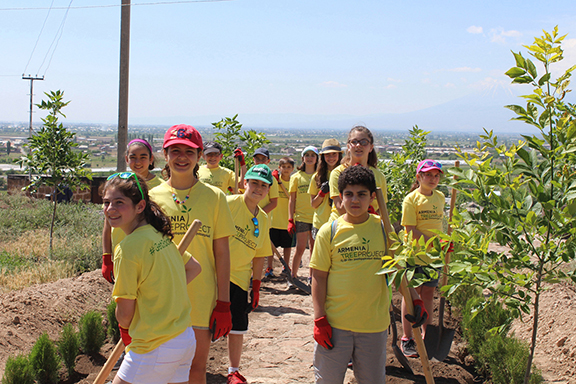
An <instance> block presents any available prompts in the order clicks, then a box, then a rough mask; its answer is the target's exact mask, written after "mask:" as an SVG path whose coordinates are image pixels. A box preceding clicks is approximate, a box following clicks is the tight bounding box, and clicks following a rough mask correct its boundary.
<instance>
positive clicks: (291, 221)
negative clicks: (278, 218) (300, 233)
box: [288, 219, 296, 235]
mask: <svg viewBox="0 0 576 384" xmlns="http://www.w3.org/2000/svg"><path fill="white" fill-rule="evenodd" d="M288 233H289V234H291V235H293V234H295V233H296V224H294V219H289V220H288Z"/></svg>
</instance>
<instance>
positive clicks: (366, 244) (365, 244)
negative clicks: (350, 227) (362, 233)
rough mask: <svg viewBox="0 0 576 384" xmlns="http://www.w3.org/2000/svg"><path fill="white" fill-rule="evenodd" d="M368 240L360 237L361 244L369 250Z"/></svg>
mask: <svg viewBox="0 0 576 384" xmlns="http://www.w3.org/2000/svg"><path fill="white" fill-rule="evenodd" d="M368 243H370V240H368V239H365V238H362V245H363V246H365V247H366V251H370V244H368Z"/></svg>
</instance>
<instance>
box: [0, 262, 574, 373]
mask: <svg viewBox="0 0 576 384" xmlns="http://www.w3.org/2000/svg"><path fill="white" fill-rule="evenodd" d="M308 257H309V255H308V254H305V265H306V261H307V258H308ZM275 270H276V272H279V271H280V270H281V268H280V265H279V263H278V264H277V265H275ZM301 271H302V274H307V273H308V272H307V270H305V269H302V270H301ZM111 288H112V287H111V285H110V284H109V283H108V282H106V281H105V280H104V279H103V278H102V277H101V274H100V271H94V272H90V273H86V274H83V275H81V276H79V277H75V278H71V279H63V280H59V281H57V282H54V283H50V284H44V285H41V286H35V287H31V288H27V289H24V290H22V291H15V292H10V293H7V294H4V295H1V296H0V303H1V307H0V324H1V326H0V372H3V371H4V365H5V363H6V359H7V358H8V356H10V355H15V354H17V353H28V352H29V351H30V349H31V347H32V345H33V344H34V342H35V340H36V339H37V337H38V336H39V335H40V334H41V333H42V332H43V331H46V332H48V335H49V336H50V337H51V338H52V339H56V338H57V336H58V332H59V331H60V329H61V327H62V325H63V324H65V323H66V322H70V321H72V322H74V323H76V322H77V320H78V317H79V316H80V315H81V314H84V313H85V312H87V311H88V310H90V309H96V310H99V311H102V313H104V309H105V307H106V305H107V304H108V303H109V300H110V293H111ZM550 295H551V296H550V297H551V300H555V302H546V301H544V303H545V304H544V305H545V306H546V307H545V308H544V309H543V311H542V312H543V314H544V315H543V316H544V317H543V321H542V322H541V324H542V326H541V327H542V328H541V332H542V333H541V338H540V340H541V341H540V343H539V345H538V349H537V351H538V355H537V364H538V366H539V368H540V369H542V370H543V372H544V374H545V377H547V378H548V380H549V381H550V382H555V383H575V382H576V372H575V371H576V369H575V368H574V367H575V362H574V356H575V355H576V353H575V351H576V348H575V347H574V342H575V339H576V338H575V336H574V335H575V330H574V322H573V320H572V318H571V317H568V315H569V314H570V312H569V310H570V309H572V310H573V308H574V302H575V301H574V300H575V299H576V292H575V291H574V289H573V287H570V289H568V288H566V287H565V286H560V285H559V286H555V287H554V290H552V291H551V292H550ZM399 300H400V297H399V295H398V294H395V295H394V302H395V305H396V306H397V307H399ZM260 303H261V306H260V307H259V308H258V309H257V310H256V311H255V312H253V313H252V314H251V315H250V331H249V333H248V335H246V337H245V348H244V354H243V360H242V363H241V371H242V373H243V374H244V376H246V378H247V379H248V382H250V383H267V384H268V383H312V382H313V372H312V354H313V350H314V342H313V338H312V328H313V312H312V298H311V296H308V295H305V294H303V293H301V292H299V291H297V290H293V289H292V290H288V289H287V285H286V282H285V280H284V279H282V278H275V279H272V280H270V281H265V282H263V284H262V295H261V300H260ZM551 322H552V323H551ZM397 325H398V328H400V322H397ZM455 325H456V324H455V323H454V322H453V321H451V322H449V323H448V326H449V327H452V326H455ZM522 326H526V325H525V324H524V325H522ZM546 327H548V330H547V328H546ZM516 333H517V334H518V335H525V334H527V333H528V331H527V330H526V329H525V328H521V327H520V328H516ZM564 337H566V339H565V340H563V341H561V340H562V339H563V338H564ZM559 343H560V344H562V343H563V345H562V346H561V347H557V345H558V344H559ZM459 344H460V340H459V335H458V334H457V335H456V339H455V342H454V343H453V348H452V352H451V354H450V355H449V357H448V359H447V360H446V361H445V362H443V363H432V369H433V373H434V376H435V379H436V383H449V384H457V383H479V382H481V381H474V379H475V378H474V376H473V374H472V373H470V372H469V371H468V370H467V369H468V368H469V367H467V366H466V365H465V364H464V363H463V362H462V361H461V360H460V359H459V358H458V357H457V354H456V351H457V350H458V347H459ZM112 348H113V345H111V344H107V345H105V347H104V348H103V350H102V352H101V353H102V356H97V357H95V358H88V357H87V356H80V357H79V358H78V360H77V368H76V374H75V375H74V377H73V378H71V379H70V380H68V379H67V378H66V377H65V375H64V374H63V375H62V379H63V381H62V383H82V384H89V383H90V384H91V383H92V382H93V381H94V378H95V377H96V375H97V373H98V372H99V370H100V367H101V366H102V365H103V363H104V362H105V356H108V354H109V353H110V351H111V349H112ZM410 362H411V364H412V367H413V369H414V371H415V373H416V374H415V375H410V374H409V373H408V372H406V371H405V370H404V369H403V368H401V365H400V364H399V363H398V362H397V361H396V359H395V358H394V354H393V352H392V349H391V347H390V343H389V344H388V356H387V362H386V370H387V381H386V382H387V383H401V384H405V383H425V379H424V376H423V374H422V369H421V365H420V363H419V360H417V359H410ZM227 367H228V358H227V349H226V342H225V340H220V341H217V342H215V343H214V344H213V347H212V350H211V354H210V360H209V365H208V383H209V384H216V383H218V384H219V383H225V382H226V370H227ZM112 377H113V376H110V378H112ZM64 379H66V380H64ZM557 380H560V381H557ZM355 382H356V381H355V380H354V379H353V371H352V370H348V374H347V377H346V381H345V383H355Z"/></svg>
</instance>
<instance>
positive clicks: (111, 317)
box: [106, 299, 120, 343]
mask: <svg viewBox="0 0 576 384" xmlns="http://www.w3.org/2000/svg"><path fill="white" fill-rule="evenodd" d="M106 315H107V316H108V336H110V337H111V338H112V340H114V342H115V343H117V342H118V340H120V329H118V320H116V302H115V301H114V299H112V301H111V302H110V304H108V307H106Z"/></svg>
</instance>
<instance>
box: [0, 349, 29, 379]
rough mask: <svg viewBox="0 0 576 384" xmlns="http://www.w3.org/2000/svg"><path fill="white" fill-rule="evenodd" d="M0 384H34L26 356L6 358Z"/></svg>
mask: <svg viewBox="0 0 576 384" xmlns="http://www.w3.org/2000/svg"><path fill="white" fill-rule="evenodd" d="M2 384H34V369H33V368H32V364H30V360H28V356H24V355H19V356H16V357H12V356H10V357H8V360H7V361H6V367H5V368H4V376H3V377H2Z"/></svg>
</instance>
